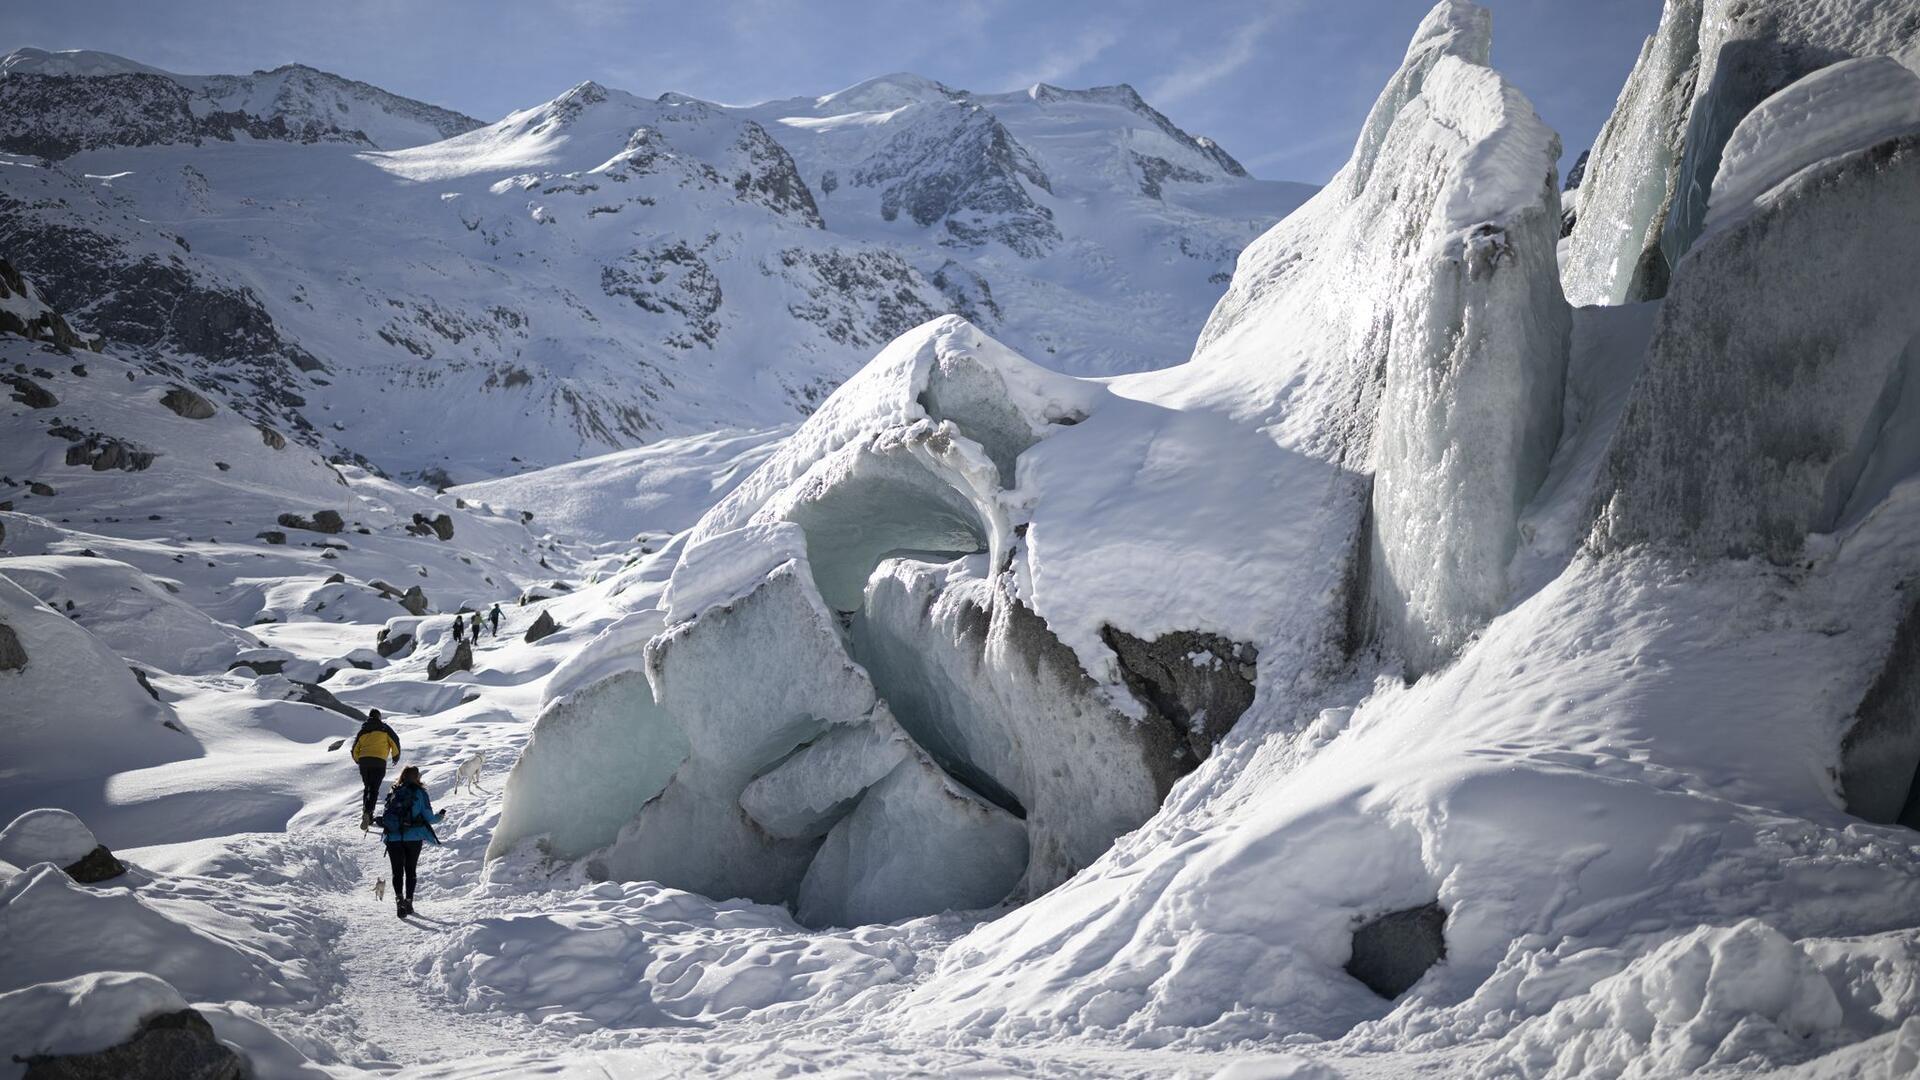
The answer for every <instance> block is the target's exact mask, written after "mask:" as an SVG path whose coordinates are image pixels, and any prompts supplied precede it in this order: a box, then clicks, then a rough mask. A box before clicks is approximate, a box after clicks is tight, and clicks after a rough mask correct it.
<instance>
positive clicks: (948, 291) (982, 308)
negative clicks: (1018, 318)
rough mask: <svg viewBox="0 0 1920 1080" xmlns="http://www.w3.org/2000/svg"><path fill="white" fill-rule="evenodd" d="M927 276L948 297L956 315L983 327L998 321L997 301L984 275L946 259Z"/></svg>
mask: <svg viewBox="0 0 1920 1080" xmlns="http://www.w3.org/2000/svg"><path fill="white" fill-rule="evenodd" d="M928 280H929V281H931V282H932V283H933V287H934V288H936V289H939V290H940V294H941V295H942V296H945V297H946V298H947V306H948V307H950V308H952V309H953V313H954V314H955V315H958V316H960V317H961V318H963V319H965V320H967V321H968V322H970V323H972V324H974V325H975V326H978V327H981V328H982V329H992V328H993V327H995V326H997V325H999V322H1000V315H1001V312H1000V305H999V303H997V302H996V301H995V300H994V299H993V286H992V285H990V284H988V282H987V279H986V278H983V277H981V276H980V275H979V274H977V273H974V272H973V271H972V270H969V269H967V268H966V267H964V266H961V265H960V264H959V263H957V262H954V261H953V260H952V259H948V260H947V261H946V262H944V263H941V264H940V268H939V269H938V270H935V271H934V272H933V277H931V278H929V279H928Z"/></svg>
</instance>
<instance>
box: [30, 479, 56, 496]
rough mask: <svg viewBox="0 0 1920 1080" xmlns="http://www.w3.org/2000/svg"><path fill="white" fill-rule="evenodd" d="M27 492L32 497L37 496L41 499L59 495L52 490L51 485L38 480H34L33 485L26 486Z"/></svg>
mask: <svg viewBox="0 0 1920 1080" xmlns="http://www.w3.org/2000/svg"><path fill="white" fill-rule="evenodd" d="M27 492H28V493H29V494H32V495H38V496H40V497H41V498H43V499H50V498H52V497H53V496H55V495H58V494H60V493H59V492H58V491H56V490H54V487H53V485H52V484H49V483H46V482H44V481H40V480H35V481H34V482H33V483H31V484H28V485H27Z"/></svg>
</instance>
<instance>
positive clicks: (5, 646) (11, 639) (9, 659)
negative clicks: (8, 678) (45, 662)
mask: <svg viewBox="0 0 1920 1080" xmlns="http://www.w3.org/2000/svg"><path fill="white" fill-rule="evenodd" d="M26 666H27V649H26V646H24V645H22V644H20V635H19V634H16V633H14V632H13V627H11V626H8V625H7V624H5V623H0V671H19V670H20V669H21V668H23V667H26Z"/></svg>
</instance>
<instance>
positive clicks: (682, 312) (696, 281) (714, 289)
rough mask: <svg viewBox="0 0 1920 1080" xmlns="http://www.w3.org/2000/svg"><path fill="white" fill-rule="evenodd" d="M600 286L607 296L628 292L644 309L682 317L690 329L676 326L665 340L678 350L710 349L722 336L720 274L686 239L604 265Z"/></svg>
mask: <svg viewBox="0 0 1920 1080" xmlns="http://www.w3.org/2000/svg"><path fill="white" fill-rule="evenodd" d="M704 246H705V245H702V247H704ZM600 289H601V291H602V292H604V293H606V294H607V295H608V296H624V297H626V298H627V299H629V300H631V301H633V302H634V303H635V304H636V305H638V306H639V307H640V308H641V309H642V310H644V311H651V312H653V313H654V314H656V315H666V314H669V313H671V314H675V315H678V316H680V318H681V319H682V320H683V321H684V323H685V329H684V330H671V331H669V332H668V333H667V334H666V336H665V337H664V338H662V339H661V340H662V341H664V342H665V343H666V344H668V345H671V346H673V347H675V348H678V349H691V348H693V347H694V346H696V345H704V346H706V347H707V348H709V349H711V348H712V347H713V343H714V341H715V340H716V339H717V338H719V336H720V318H719V315H720V304H721V299H722V298H721V294H720V278H719V276H718V275H717V274H715V273H714V272H713V268H712V267H711V266H709V265H707V262H706V260H705V259H703V258H701V255H700V251H698V250H696V249H695V248H694V247H693V246H692V245H690V244H688V243H687V242H686V241H684V240H674V241H671V242H662V243H656V244H654V245H653V246H652V247H650V248H641V249H636V250H634V251H632V252H629V253H628V254H627V255H626V257H625V258H623V259H621V260H620V261H619V262H618V263H615V264H613V265H611V266H603V267H601V268H600Z"/></svg>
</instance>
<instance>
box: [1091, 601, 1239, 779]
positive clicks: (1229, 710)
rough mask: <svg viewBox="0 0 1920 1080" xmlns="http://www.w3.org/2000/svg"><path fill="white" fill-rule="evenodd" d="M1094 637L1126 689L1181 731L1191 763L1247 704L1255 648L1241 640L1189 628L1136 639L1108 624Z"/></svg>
mask: <svg viewBox="0 0 1920 1080" xmlns="http://www.w3.org/2000/svg"><path fill="white" fill-rule="evenodd" d="M1100 636H1101V640H1103V641H1105V642H1106V643H1107V647H1108V648H1110V649H1112V650H1113V655H1114V659H1115V660H1116V661H1117V662H1118V663H1119V665H1120V676H1121V678H1122V679H1124V680H1125V681H1126V684H1127V689H1129V690H1131V691H1132V692H1133V695H1134V697H1136V698H1138V699H1140V700H1141V701H1144V702H1147V703H1149V704H1151V705H1152V706H1153V709H1154V711H1155V712H1156V713H1158V714H1159V715H1160V716H1162V717H1165V718H1166V719H1167V720H1168V721H1169V722H1171V723H1172V724H1173V726H1174V728H1175V729H1176V730H1178V731H1180V732H1183V733H1184V734H1185V737H1186V743H1187V750H1188V751H1189V752H1190V753H1191V754H1192V755H1193V760H1194V761H1196V762H1197V761H1200V760H1201V759H1203V758H1205V757H1206V756H1207V755H1208V754H1209V753H1212V751H1213V747H1214V744H1215V743H1218V742H1219V741H1220V740H1221V739H1222V738H1223V737H1224V736H1225V735H1226V733H1227V732H1228V731H1230V730H1232V728H1233V723H1234V721H1236V720H1238V719H1240V714H1242V713H1244V712H1246V711H1247V708H1248V707H1249V706H1251V705H1252V704H1253V680H1254V676H1255V674H1256V671H1255V666H1254V665H1255V664H1256V663H1257V662H1258V660H1259V657H1260V650H1258V649H1256V648H1254V647H1253V646H1252V645H1250V644H1248V643H1246V642H1244V641H1243V642H1233V641H1228V640H1227V639H1226V638H1223V637H1221V636H1220V635H1218V634H1205V633H1201V632H1199V631H1195V630H1176V631H1174V632H1173V633H1171V634H1162V635H1161V636H1159V637H1157V638H1154V639H1153V640H1152V641H1142V640H1140V639H1139V638H1137V637H1134V636H1133V635H1132V634H1129V633H1127V632H1126V631H1124V630H1116V629H1114V628H1113V627H1110V626H1109V627H1106V628H1105V629H1103V630H1102V632H1101V635H1100Z"/></svg>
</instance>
